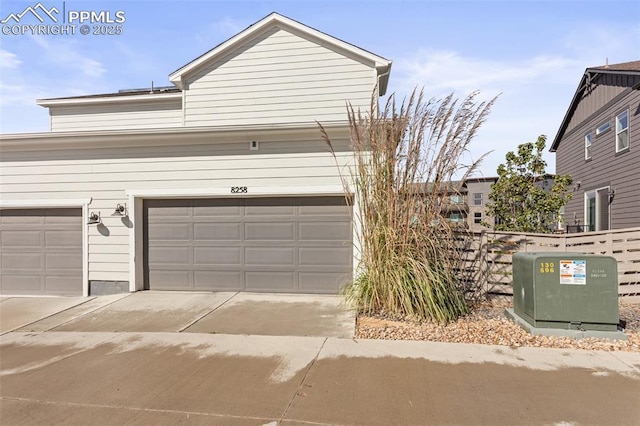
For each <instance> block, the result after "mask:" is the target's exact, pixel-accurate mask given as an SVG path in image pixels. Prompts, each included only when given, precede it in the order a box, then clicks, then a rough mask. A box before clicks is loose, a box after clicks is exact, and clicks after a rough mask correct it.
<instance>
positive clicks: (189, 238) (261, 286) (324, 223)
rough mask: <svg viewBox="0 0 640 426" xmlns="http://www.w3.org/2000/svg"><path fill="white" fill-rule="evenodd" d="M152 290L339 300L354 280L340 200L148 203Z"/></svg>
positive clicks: (347, 218) (344, 210) (147, 271)
mask: <svg viewBox="0 0 640 426" xmlns="http://www.w3.org/2000/svg"><path fill="white" fill-rule="evenodd" d="M144 213H145V240H146V241H145V259H146V265H145V266H146V267H145V275H146V276H145V283H146V287H147V288H150V289H154V290H158V289H164V290H207V291H208V290H216V291H228V290H234V291H257V292H259V291H263V292H266V291H268V292H294V293H337V292H338V290H339V287H340V286H341V284H343V283H344V282H345V280H346V279H348V278H350V277H351V273H352V263H353V249H352V231H351V213H350V208H349V207H348V206H347V205H346V204H345V200H344V197H302V198H300V197H298V198H286V197H283V198H247V199H241V198H235V199H192V200H146V201H145V203H144Z"/></svg>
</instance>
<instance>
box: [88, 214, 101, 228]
mask: <svg viewBox="0 0 640 426" xmlns="http://www.w3.org/2000/svg"><path fill="white" fill-rule="evenodd" d="M98 223H102V220H101V219H100V212H98V213H96V212H93V213H91V214H90V215H89V220H88V221H87V225H97V224H98Z"/></svg>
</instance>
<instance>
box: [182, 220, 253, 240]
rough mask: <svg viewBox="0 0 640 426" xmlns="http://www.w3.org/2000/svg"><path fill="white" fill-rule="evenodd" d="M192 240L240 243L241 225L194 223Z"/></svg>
mask: <svg viewBox="0 0 640 426" xmlns="http://www.w3.org/2000/svg"><path fill="white" fill-rule="evenodd" d="M193 238H194V240H196V241H198V240H215V241H242V224H241V223H195V224H194V225H193Z"/></svg>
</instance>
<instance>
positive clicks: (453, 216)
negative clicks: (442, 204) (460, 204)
mask: <svg viewBox="0 0 640 426" xmlns="http://www.w3.org/2000/svg"><path fill="white" fill-rule="evenodd" d="M449 221H451V222H464V217H463V216H462V213H458V212H453V213H450V214H449Z"/></svg>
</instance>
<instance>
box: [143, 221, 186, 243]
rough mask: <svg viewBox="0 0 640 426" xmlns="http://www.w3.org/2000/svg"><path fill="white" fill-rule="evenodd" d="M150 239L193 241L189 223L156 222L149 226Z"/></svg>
mask: <svg viewBox="0 0 640 426" xmlns="http://www.w3.org/2000/svg"><path fill="white" fill-rule="evenodd" d="M148 235H149V240H152V241H153V240H169V241H191V225H190V224H188V223H171V224H154V225H153V226H149V234H148Z"/></svg>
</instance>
